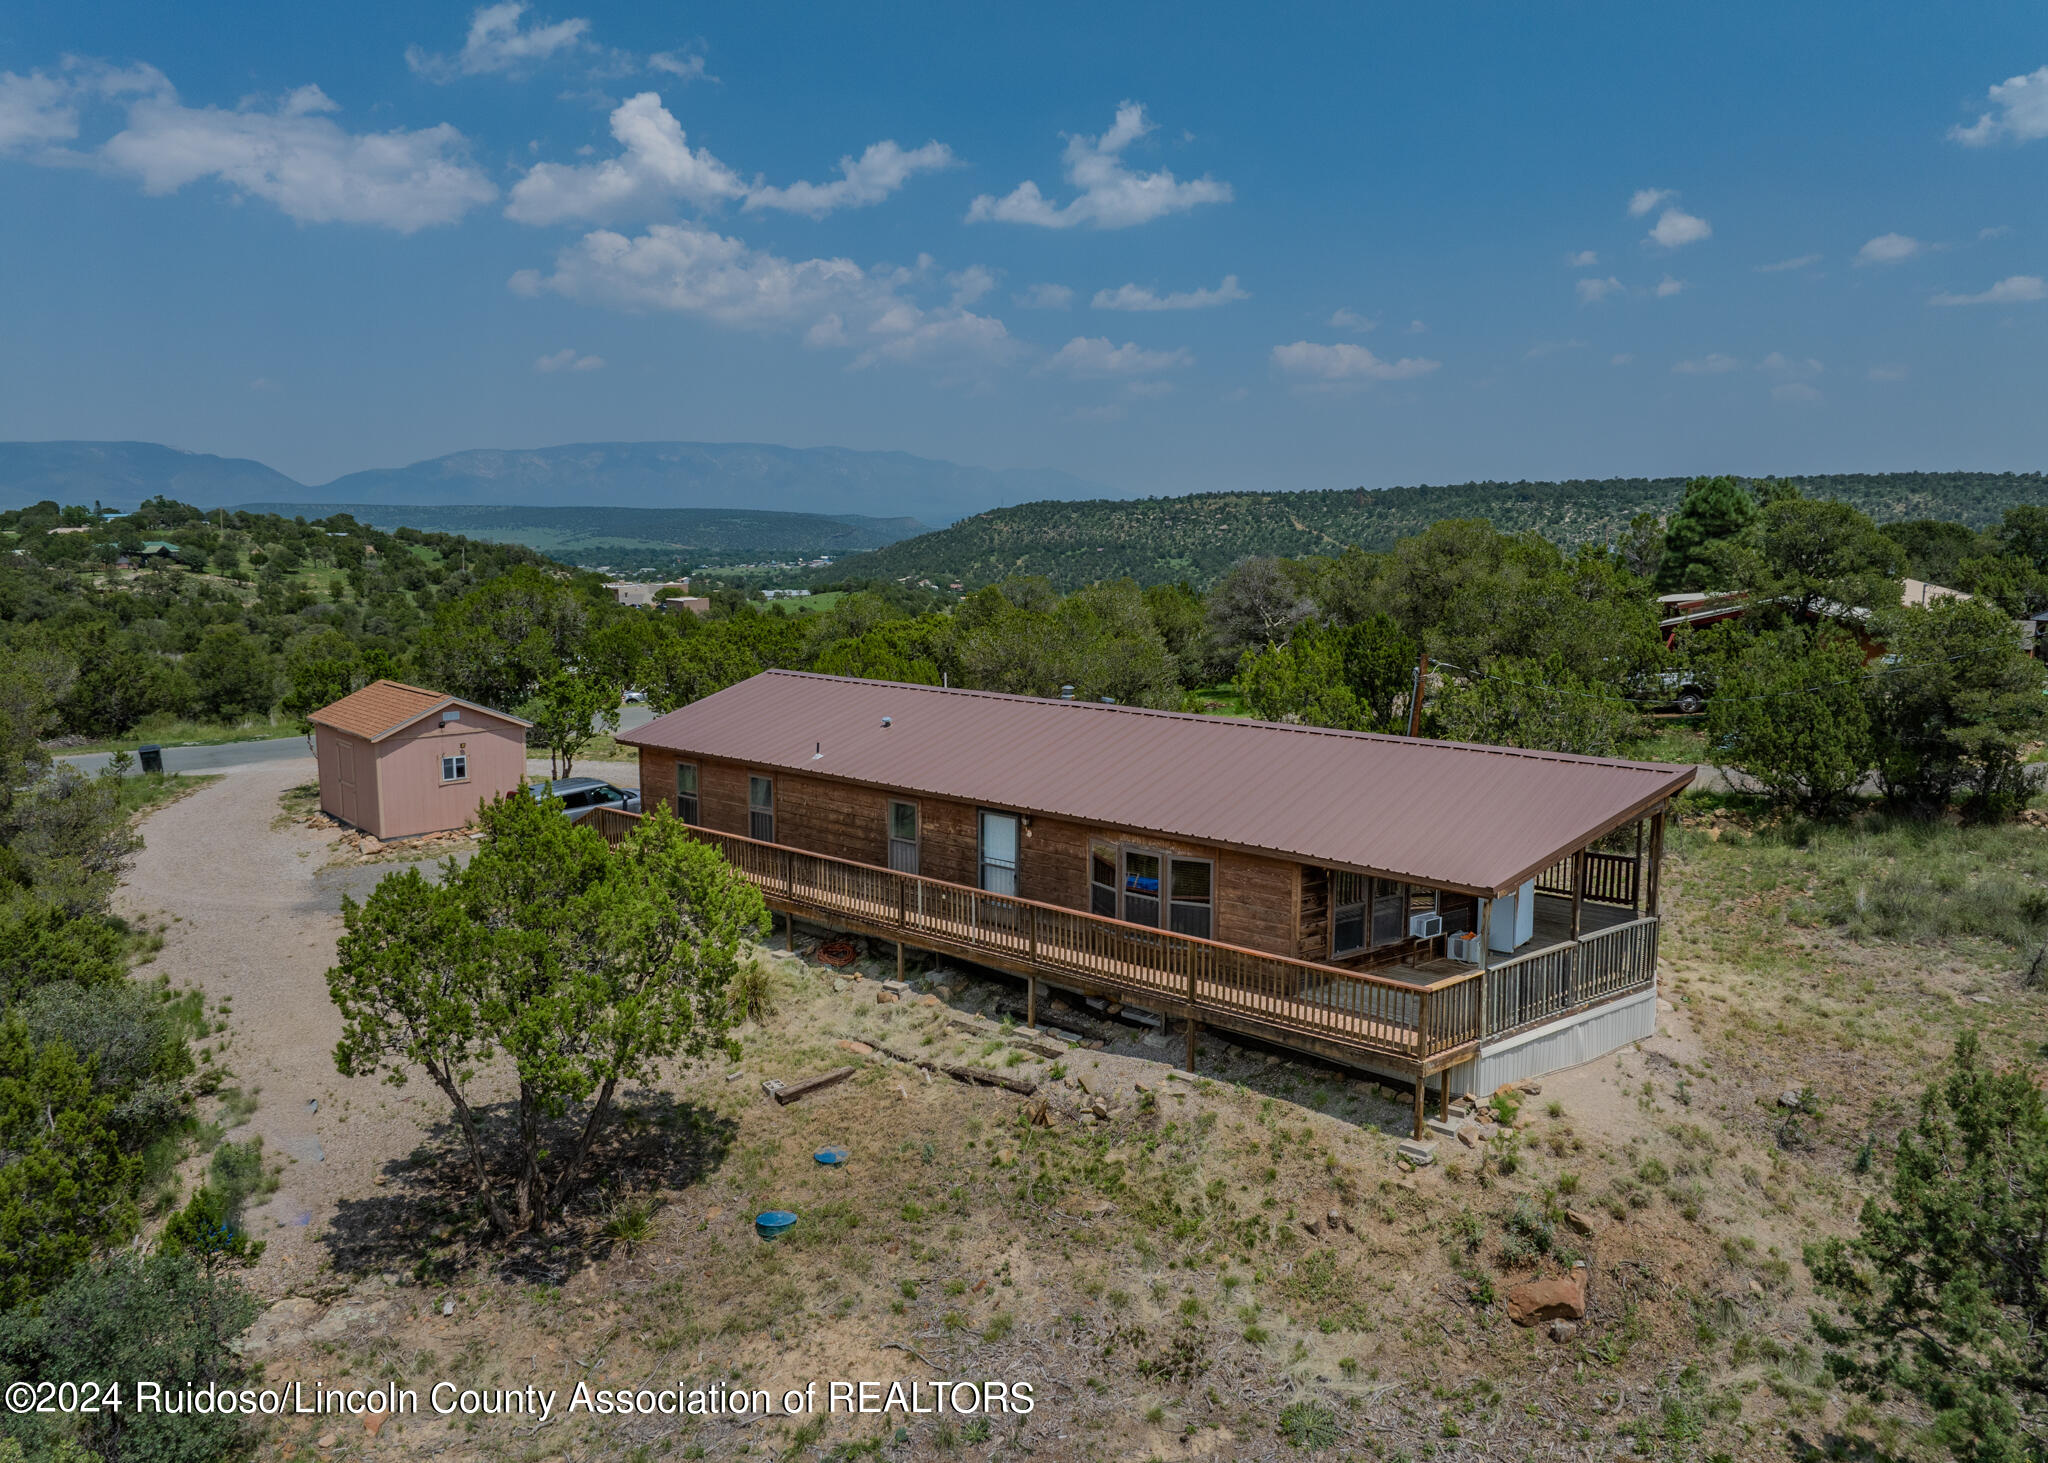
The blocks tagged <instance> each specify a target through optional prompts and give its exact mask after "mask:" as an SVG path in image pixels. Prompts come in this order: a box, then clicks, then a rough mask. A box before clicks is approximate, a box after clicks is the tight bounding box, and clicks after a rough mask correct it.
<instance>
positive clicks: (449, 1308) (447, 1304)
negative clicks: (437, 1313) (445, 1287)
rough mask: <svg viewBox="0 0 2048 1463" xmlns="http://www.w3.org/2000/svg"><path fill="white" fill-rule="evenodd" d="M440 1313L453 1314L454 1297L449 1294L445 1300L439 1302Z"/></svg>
mask: <svg viewBox="0 0 2048 1463" xmlns="http://www.w3.org/2000/svg"><path fill="white" fill-rule="evenodd" d="M441 1314H442V1315H444V1316H452V1315H454V1314H455V1298H454V1297H453V1296H450V1297H449V1298H448V1299H447V1300H444V1301H442V1302H441Z"/></svg>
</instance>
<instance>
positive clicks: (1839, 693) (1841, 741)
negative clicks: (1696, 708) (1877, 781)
mask: <svg viewBox="0 0 2048 1463" xmlns="http://www.w3.org/2000/svg"><path fill="white" fill-rule="evenodd" d="M1703 658H1704V659H1709V660H1718V668H1717V669H1716V670H1715V671H1714V673H1713V675H1712V677H1711V678H1712V679H1713V680H1714V681H1715V682H1716V689H1715V692H1714V694H1713V696H1712V697H1711V698H1710V699H1709V700H1708V703H1707V735H1708V739H1709V740H1710V741H1711V742H1712V743H1713V744H1714V746H1715V747H1716V749H1717V751H1716V754H1715V759H1716V761H1717V762H1718V763H1719V764H1720V766H1721V767H1722V768H1723V769H1724V770H1726V769H1730V768H1733V769H1735V770H1737V771H1740V772H1741V773H1743V774H1744V775H1746V776H1747V777H1749V778H1750V779H1752V780H1753V781H1754V782H1755V783H1756V784H1757V785H1758V786H1759V787H1761V788H1762V789H1763V791H1764V793H1765V794H1766V795H1767V796H1769V797H1770V798H1772V799H1773V800H1775V801H1777V802H1780V803H1784V804H1786V805H1788V806H1792V807H1797V808H1800V809H1802V810H1804V811H1806V812H1809V813H1814V814H1824V813H1829V812H1834V811H1838V810H1839V809H1840V808H1841V806H1842V804H1843V803H1844V802H1845V801H1846V800H1847V799H1848V798H1849V796H1850V795H1851V794H1852V793H1854V792H1855V790H1856V787H1857V785H1858V784H1859V783H1861V782H1862V781H1863V779H1864V778H1866V777H1868V776H1869V775H1870V771H1871V767H1872V763H1873V761H1874V760H1875V755H1876V753H1875V750H1874V745H1873V742H1872V739H1871V728H1870V711H1869V705H1868V700H1867V694H1868V693H1867V690H1866V679H1867V678H1866V676H1865V673H1864V669H1863V652H1862V649H1861V647H1860V646H1859V645H1858V644H1857V642H1856V639H1855V637H1854V636H1852V635H1850V634H1848V633H1847V632H1845V631H1843V630H1841V629H1839V628H1837V627H1835V626H1833V625H1832V624H1822V625H1820V626H1813V625H1799V624H1794V625H1788V626H1786V627H1784V628H1783V629H1780V630H1777V631H1773V632H1771V633H1768V634H1761V635H1753V634H1744V635H1741V636H1729V637H1727V638H1726V639H1725V640H1723V642H1722V650H1721V653H1720V655H1719V656H1718V657H1716V656H1715V655H1713V654H1712V653H1711V652H1703Z"/></svg>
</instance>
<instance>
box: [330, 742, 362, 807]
mask: <svg viewBox="0 0 2048 1463" xmlns="http://www.w3.org/2000/svg"><path fill="white" fill-rule="evenodd" d="M334 740H335V743H336V746H335V765H336V767H337V768H338V769H339V770H338V771H337V772H336V774H335V781H336V784H337V787H338V792H339V795H340V800H341V821H342V822H344V823H353V824H355V825H356V826H357V827H361V826H362V818H361V817H360V816H359V815H358V809H357V807H356V742H355V738H354V737H336V738H335V739H334Z"/></svg>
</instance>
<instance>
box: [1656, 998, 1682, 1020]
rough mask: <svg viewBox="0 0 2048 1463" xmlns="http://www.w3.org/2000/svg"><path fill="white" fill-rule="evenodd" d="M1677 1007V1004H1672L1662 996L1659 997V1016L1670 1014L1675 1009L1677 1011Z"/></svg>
mask: <svg viewBox="0 0 2048 1463" xmlns="http://www.w3.org/2000/svg"><path fill="white" fill-rule="evenodd" d="M1677 1009H1678V1008H1677V1007H1676V1006H1674V1005H1672V1004H1671V1003H1670V1002H1669V1001H1667V1000H1665V999H1664V998H1663V997H1662V996H1659V997H1657V1014H1658V1015H1659V1016H1669V1015H1670V1014H1671V1013H1672V1012H1673V1011H1676V1010H1677Z"/></svg>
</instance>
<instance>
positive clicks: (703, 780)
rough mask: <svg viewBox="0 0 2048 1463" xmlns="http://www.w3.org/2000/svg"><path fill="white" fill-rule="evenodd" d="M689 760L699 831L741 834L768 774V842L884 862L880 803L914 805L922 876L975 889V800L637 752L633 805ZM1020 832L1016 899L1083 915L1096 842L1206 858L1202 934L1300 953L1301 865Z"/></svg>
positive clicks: (1174, 844)
mask: <svg viewBox="0 0 2048 1463" xmlns="http://www.w3.org/2000/svg"><path fill="white" fill-rule="evenodd" d="M688 761H694V762H695V763H696V766H697V797H698V812H699V817H700V819H701V820H702V822H703V824H704V826H705V827H707V828H714V829H717V830H719V831H720V832H724V833H738V834H741V835H747V834H748V831H749V830H748V826H747V779H748V777H749V776H768V777H772V778H773V779H774V782H775V838H774V841H775V842H777V843H782V844H787V845H789V846H791V847H793V848H801V849H806V850H808V851H810V852H812V853H822V854H827V855H830V856H831V857H834V858H843V859H852V860H854V861H856V862H859V863H865V864H875V865H877V866H881V867H887V865H888V862H889V821H888V820H889V804H890V803H891V802H909V803H914V804H916V806H917V810H918V872H919V873H920V874H922V875H924V877H926V878H928V879H943V880H945V881H947V882H948V883H953V884H965V885H967V886H969V887H978V886H979V885H980V883H981V869H980V859H981V837H980V819H979V813H980V811H981V809H980V808H979V807H978V806H977V805H976V804H973V803H965V802H957V801H954V800H952V799H947V798H933V797H923V796H916V795H912V794H908V793H891V792H888V791H885V790H882V789H879V788H870V787H863V786H860V785H857V784H853V783H846V782H840V781H838V780H837V779H834V778H831V777H828V776H819V775H815V774H809V773H792V772H778V771H772V770H768V769H754V768H749V767H747V766H746V765H745V764H743V763H737V762H723V761H715V760H712V759H709V758H694V759H693V758H689V757H681V756H678V755H677V754H675V753H673V752H666V751H660V752H657V751H653V750H643V751H642V752H641V753H640V791H641V798H642V806H643V807H652V806H654V804H655V803H657V802H660V803H663V804H665V805H666V806H668V807H669V808H670V809H671V810H673V809H674V807H675V785H676V782H675V767H676V763H678V762H688ZM992 811H996V812H1005V811H1010V810H1008V809H1003V808H995V809H992ZM1021 832H1022V836H1021V837H1020V839H1019V840H1018V853H1017V893H1018V894H1019V896H1021V897H1022V898H1025V899H1034V900H1037V901H1039V902H1041V903H1044V904H1054V905H1059V906H1061V907H1062V908H1066V909H1078V910H1084V911H1085V910H1086V909H1087V908H1088V893H1089V891H1088V849H1089V845H1090V844H1092V843H1095V842H1104V843H1111V844H1121V845H1127V846H1130V847H1136V848H1143V849H1149V850H1152V851H1154V852H1158V853H1163V854H1167V855H1169V856H1171V855H1180V856H1182V857H1188V858H1202V859H1208V860H1210V861H1211V862H1213V863H1214V864H1215V866H1216V873H1215V881H1214V886H1213V887H1214V897H1215V914H1214V929H1213V931H1212V932H1211V938H1213V939H1217V940H1222V941H1225V942H1228V943H1230V944H1235V945H1244V946H1247V947H1249V948H1251V949H1254V950H1263V951H1266V952H1268V953H1271V954H1275V955H1288V956H1295V955H1297V954H1298V953H1299V951H1300V946H1301V941H1300V938H1299V936H1298V934H1297V930H1296V922H1297V918H1298V910H1299V903H1300V887H1299V886H1300V869H1299V866H1297V865H1295V864H1293V863H1289V862H1287V861H1286V860H1284V859H1268V858H1259V857H1257V856H1255V855H1250V854H1245V853H1240V852H1238V851H1236V850H1234V849H1224V848H1216V847H1212V846H1209V845H1205V844H1198V843H1189V842H1186V841H1183V840H1178V839H1170V838H1154V837H1151V836H1150V835H1146V834H1139V833H1133V832H1130V831H1129V830H1127V829H1117V828H1107V827H1100V826H1094V825H1090V824H1085V823H1077V822H1071V821H1068V820H1064V819H1056V818H1047V817H1043V816H1033V817H1032V818H1031V822H1030V825H1029V826H1028V827H1025V828H1023V829H1022V830H1021Z"/></svg>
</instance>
